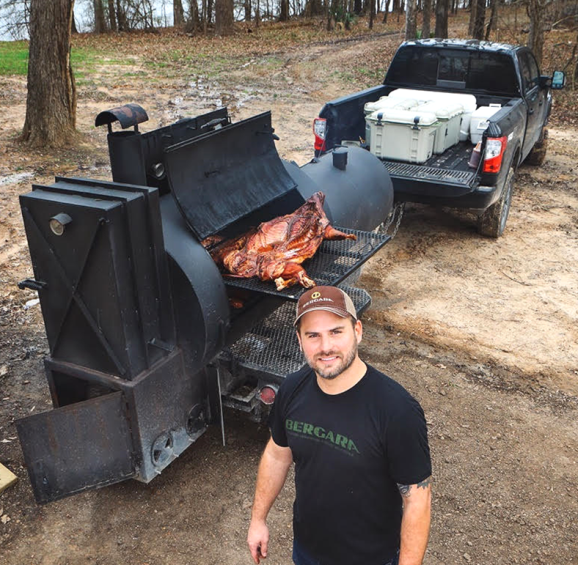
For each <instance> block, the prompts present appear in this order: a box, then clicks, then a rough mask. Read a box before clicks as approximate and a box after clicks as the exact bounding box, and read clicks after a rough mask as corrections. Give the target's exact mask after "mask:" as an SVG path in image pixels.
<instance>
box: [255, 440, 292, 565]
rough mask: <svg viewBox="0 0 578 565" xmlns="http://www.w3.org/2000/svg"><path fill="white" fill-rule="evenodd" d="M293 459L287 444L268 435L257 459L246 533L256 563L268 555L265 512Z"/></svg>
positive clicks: (283, 481)
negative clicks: (257, 465)
mask: <svg viewBox="0 0 578 565" xmlns="http://www.w3.org/2000/svg"><path fill="white" fill-rule="evenodd" d="M292 462H293V455H292V453H291V449H290V448H289V447H281V446H280V445H277V444H276V443H275V442H274V441H273V439H270V440H269V443H268V444H267V447H266V448H265V451H264V452H263V456H262V457H261V462H260V463H259V471H258V473H257V486H256V488H255V500H254V502H253V510H252V512H251V524H250V526H249V533H248V535H247V543H248V544H249V550H250V551H251V556H252V557H253V561H254V562H255V563H257V564H259V561H260V558H261V557H267V545H268V543H269V528H268V527H267V523H266V520H267V515H268V514H269V510H270V509H271V506H273V502H275V499H276V498H277V495H278V494H279V492H281V489H282V488H283V485H284V484H285V479H286V478H287V473H288V472H289V467H290V466H291V463H292Z"/></svg>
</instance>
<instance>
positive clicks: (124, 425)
mask: <svg viewBox="0 0 578 565" xmlns="http://www.w3.org/2000/svg"><path fill="white" fill-rule="evenodd" d="M16 427H17V429H18V435H19V436H20V443H21V445H22V451H23V452H24V459H25V461H26V467H27V469H28V475H29V476H30V482H31V483H32V489H33V491H34V496H35V497H36V500H37V501H38V502H39V503H46V502H51V501H53V500H58V499H59V498H63V497H64V496H69V495H71V494H75V493H78V492H82V491H84V490H87V489H90V488H95V487H101V486H106V485H110V484H113V483H116V482H119V481H123V480H125V479H128V478H130V477H133V476H134V475H135V466H134V462H133V456H132V447H131V438H130V431H129V429H128V422H127V418H126V414H125V407H124V402H123V395H122V393H121V392H114V393H111V394H107V395H105V396H100V397H98V398H92V399H90V400H86V401H85V402H78V403H76V404H71V405H69V406H65V407H63V408H59V409H57V410H52V411H50V412H45V413H43V414H36V415H34V416H29V417H28V418H23V419H22V420H18V421H17V422H16Z"/></svg>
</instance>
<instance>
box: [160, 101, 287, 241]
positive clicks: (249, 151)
mask: <svg viewBox="0 0 578 565" xmlns="http://www.w3.org/2000/svg"><path fill="white" fill-rule="evenodd" d="M165 162H166V164H167V175H168V179H169V185H170V188H171V192H172V193H173V195H174V197H175V198H176V200H177V203H178V205H179V208H180V209H181V212H182V213H183V216H184V217H185V219H186V220H187V223H188V225H189V227H190V228H191V230H192V231H193V232H194V233H195V234H196V236H197V237H198V238H199V239H200V240H202V239H204V238H206V237H207V236H209V235H213V234H216V233H219V232H221V231H222V230H224V229H225V228H226V227H228V226H230V225H231V224H233V223H235V222H238V221H239V220H240V219H242V218H245V217H247V216H249V215H251V214H253V213H254V212H255V211H257V210H259V209H261V208H263V207H264V206H266V205H267V204H270V203H271V202H273V201H275V200H277V199H279V198H280V197H282V196H284V195H287V193H289V192H290V191H291V190H293V189H294V188H295V186H296V184H295V181H294V180H293V179H292V178H291V177H290V176H289V174H288V173H287V171H286V170H285V168H284V166H283V163H282V162H281V159H280V158H279V154H278V153H277V150H276V148H275V144H274V141H273V128H272V127H271V113H270V112H266V113H264V114H260V115H258V116H254V117H252V118H249V119H247V120H243V121H241V122H237V123H235V124H232V125H231V126H228V127H226V128H222V129H218V130H215V131H213V132H210V133H207V134H205V135H201V136H199V137H197V138H195V139H192V140H190V141H184V142H182V143H179V144H177V145H174V146H171V147H169V148H167V149H166V152H165ZM293 210H294V208H293ZM293 210H291V209H288V210H284V211H283V212H282V213H288V212H292V211H293Z"/></svg>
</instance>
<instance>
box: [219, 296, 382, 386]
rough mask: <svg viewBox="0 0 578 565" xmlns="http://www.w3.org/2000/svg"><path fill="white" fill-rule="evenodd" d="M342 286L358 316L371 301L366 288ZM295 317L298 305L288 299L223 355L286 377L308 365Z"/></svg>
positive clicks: (240, 364)
mask: <svg viewBox="0 0 578 565" xmlns="http://www.w3.org/2000/svg"><path fill="white" fill-rule="evenodd" d="M339 286H340V288H342V289H343V290H345V292H347V294H349V296H351V299H352V300H353V303H354V304H355V309H356V310H357V313H358V315H360V314H361V313H363V312H364V311H365V310H366V309H367V308H368V307H369V305H370V304H371V298H370V296H369V294H367V292H366V291H365V290H362V289H360V288H353V287H347V286H343V285H339ZM294 319H295V305H294V304H292V303H290V302H286V303H285V304H283V305H282V306H280V307H279V308H277V310H275V311H274V312H273V313H272V314H270V315H269V316H268V317H267V318H265V319H264V320H261V321H260V322H259V323H258V324H257V325H256V326H254V327H253V328H251V330H250V331H249V332H247V333H246V334H245V335H244V336H243V337H241V338H240V339H238V340H237V341H236V342H235V343H233V345H231V346H230V347H229V348H227V350H225V351H224V352H223V353H221V358H222V359H223V360H224V359H229V360H230V358H231V357H232V358H233V359H234V360H235V364H236V365H238V366H240V367H243V368H245V369H247V370H249V371H254V372H257V373H262V374H267V375H268V376H274V377H278V379H280V380H283V379H284V378H285V376H286V375H288V374H289V373H294V372H295V371H297V370H299V369H300V368H301V367H302V366H303V364H304V360H303V356H302V354H301V351H300V350H299V347H298V345H297V338H296V337H295V329H294V327H293V320H294Z"/></svg>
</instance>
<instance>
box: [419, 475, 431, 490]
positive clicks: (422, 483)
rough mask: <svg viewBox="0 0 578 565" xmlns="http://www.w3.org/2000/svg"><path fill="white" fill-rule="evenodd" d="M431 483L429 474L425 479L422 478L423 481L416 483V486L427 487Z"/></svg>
mask: <svg viewBox="0 0 578 565" xmlns="http://www.w3.org/2000/svg"><path fill="white" fill-rule="evenodd" d="M431 483H432V478H431V475H430V476H429V477H428V478H427V479H424V480H423V481H421V482H419V483H417V488H427V487H429V486H430V485H431Z"/></svg>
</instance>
